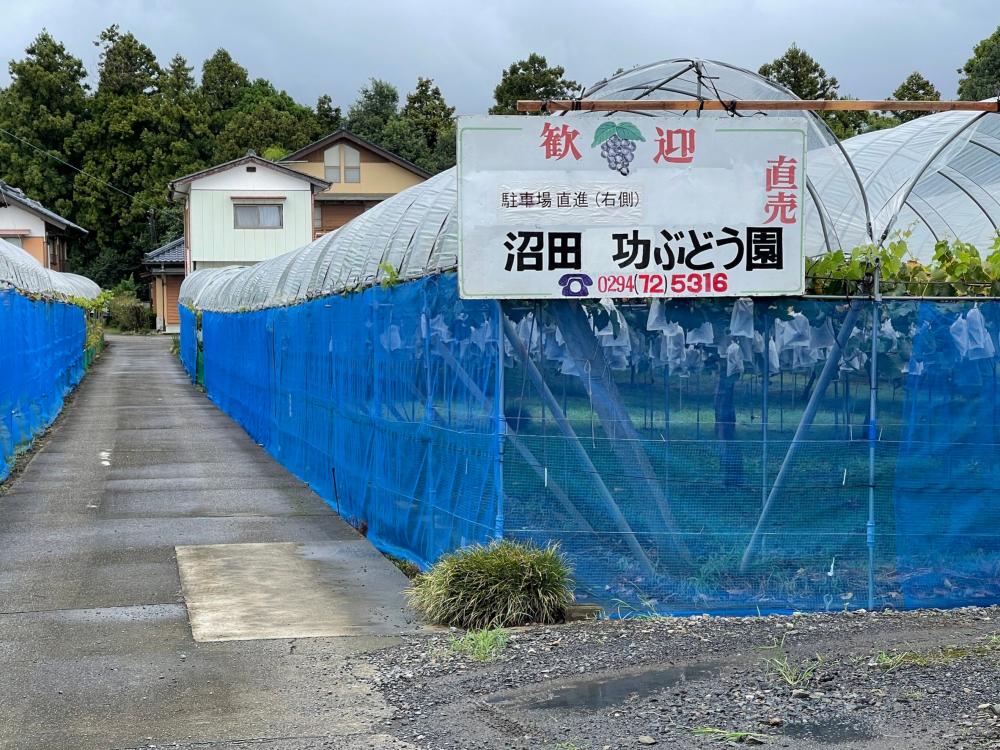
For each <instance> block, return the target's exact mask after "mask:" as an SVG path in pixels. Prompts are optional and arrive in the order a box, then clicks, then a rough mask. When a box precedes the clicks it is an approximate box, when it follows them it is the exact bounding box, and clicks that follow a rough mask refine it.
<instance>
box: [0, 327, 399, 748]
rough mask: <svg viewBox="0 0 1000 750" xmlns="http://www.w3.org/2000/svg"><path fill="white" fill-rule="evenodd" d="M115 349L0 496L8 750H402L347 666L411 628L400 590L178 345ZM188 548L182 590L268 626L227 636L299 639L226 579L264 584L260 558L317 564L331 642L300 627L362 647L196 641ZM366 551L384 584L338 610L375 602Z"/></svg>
mask: <svg viewBox="0 0 1000 750" xmlns="http://www.w3.org/2000/svg"><path fill="white" fill-rule="evenodd" d="M111 344H112V345H111V348H110V349H109V350H108V351H107V352H106V353H105V355H104V356H103V357H102V358H101V359H100V360H99V361H98V363H97V364H96V366H95V368H94V369H93V370H92V372H91V373H90V374H89V375H88V376H87V378H86V379H85V381H84V383H83V384H82V386H81V387H80V389H79V391H78V392H77V394H76V396H75V397H74V399H73V401H72V403H71V404H70V405H69V406H68V407H67V409H66V410H65V412H64V414H63V417H62V419H61V421H60V423H59V424H58V426H57V427H56V428H55V429H54V430H53V431H52V433H51V434H50V436H49V437H48V439H47V441H46V443H45V445H44V447H43V448H42V449H41V450H40V451H39V452H38V453H37V455H36V456H35V457H34V458H33V460H32V461H31V463H30V464H29V465H28V467H27V469H26V470H25V472H24V473H23V475H22V476H21V477H20V478H19V479H18V480H17V481H16V482H15V483H14V485H13V487H12V488H11V489H10V491H9V492H8V493H7V494H6V495H3V496H2V497H0V748H5V749H15V748H16V749H17V750H22V749H23V750H28V749H29V748H30V749H32V750H34V749H36V748H37V749H39V750H41V749H42V748H44V749H45V750H61V749H63V748H65V749H70V748H72V750H87V749H89V748H93V749H94V750H109V749H112V748H115V749H120V748H137V747H150V746H154V745H155V746H156V747H181V748H188V747H199V748H235V747H241V748H242V747H252V748H254V749H255V750H261V749H266V750H286V749H287V750H291V749H292V748H295V749H296V750H298V749H300V748H321V747H322V748H353V747H358V748H371V747H386V748H388V747H393V748H396V747H402V745H400V744H396V743H395V742H394V741H393V740H391V738H387V737H380V736H376V735H375V734H374V732H375V729H374V727H375V725H376V723H377V722H378V721H379V719H380V718H382V717H383V716H385V715H386V713H387V710H388V709H387V708H386V706H385V704H384V703H383V702H382V701H381V699H380V698H379V697H378V694H377V692H376V691H373V690H372V689H371V685H370V683H369V682H367V681H366V678H367V677H368V675H366V674H364V673H363V672H358V669H359V668H358V667H354V668H352V667H350V666H349V665H348V664H346V663H345V658H346V657H347V656H349V655H350V654H354V653H358V652H360V651H363V650H365V649H372V648H380V647H382V646H385V645H389V644H390V643H393V642H394V641H395V640H396V639H395V638H394V637H392V636H391V635H385V634H386V633H390V632H394V631H403V630H405V629H407V628H408V627H410V628H411V627H412V625H408V624H407V621H406V618H405V615H404V614H403V613H402V612H401V604H400V602H401V600H400V598H399V591H400V590H401V589H402V588H403V587H404V586H405V585H406V581H405V579H404V578H403V576H402V575H401V574H399V573H398V572H397V571H396V570H395V568H394V567H392V566H391V565H390V564H389V563H388V562H386V561H385V560H384V558H382V557H381V556H379V555H377V554H374V553H372V551H371V547H370V545H368V544H367V542H365V541H364V540H362V539H361V538H360V537H359V536H358V534H357V533H356V532H355V531H354V530H353V529H352V528H350V527H349V526H348V525H347V524H345V523H343V522H342V521H341V520H340V519H339V518H337V517H336V515H334V514H333V513H332V512H331V511H330V510H329V508H328V507H327V506H326V505H325V504H324V503H323V502H322V501H321V500H320V499H319V498H318V497H317V496H316V495H315V494H314V493H313V492H311V491H310V490H309V489H308V488H307V487H304V486H303V485H302V483H301V482H299V481H297V480H296V479H295V478H294V477H292V476H291V475H290V474H289V473H288V472H286V471H285V470H284V469H283V468H281V467H280V466H279V465H278V464H277V463H275V462H274V461H273V460H272V459H271V458H270V457H269V456H268V455H267V454H266V453H265V452H264V451H263V450H262V449H261V448H259V447H258V446H257V445H255V444H254V442H253V441H252V440H251V439H250V438H249V437H248V436H247V435H246V433H244V432H243V430H242V429H241V428H240V427H239V426H238V425H236V424H235V423H234V422H232V421H231V420H230V419H229V418H228V417H226V416H225V415H224V414H222V413H221V412H220V411H218V410H217V409H216V408H215V406H214V405H213V404H212V403H211V402H210V401H209V400H208V399H207V398H205V396H204V395H203V394H201V393H199V392H198V391H197V390H196V389H195V388H194V387H193V386H192V385H191V383H190V381H189V380H188V379H187V376H186V375H185V374H184V372H183V371H182V369H181V367H180V364H179V362H178V361H177V358H176V357H174V356H172V355H171V354H170V353H169V345H170V342H169V340H168V339H166V338H158V337H114V338H113V339H112V340H111ZM213 545H238V546H234V547H232V548H227V547H219V546H213ZM175 547H178V548H181V552H182V556H183V555H184V554H188V556H189V557H190V558H191V559H192V560H194V561H195V563H197V562H198V561H199V560H200V561H202V564H201V566H200V567H199V565H198V564H195V565H194V566H193V567H190V568H187V569H186V574H185V586H184V591H188V590H189V589H190V590H191V592H192V595H196V596H197V597H199V603H200V604H199V606H201V607H202V608H205V607H207V611H208V612H209V613H210V614H211V613H212V612H213V611H214V612H215V613H216V615H217V614H218V612H219V611H220V610H226V609H228V610H229V611H230V612H231V613H232V612H234V611H235V612H236V613H237V614H239V612H241V611H243V610H245V611H247V612H250V613H251V615H252V619H253V622H254V623H256V625H257V626H262V629H261V628H258V630H256V631H254V629H253V628H252V627H251V628H250V630H243V631H240V630H239V629H238V627H237V630H236V631H231V630H224V633H223V635H224V636H225V635H226V634H228V636H229V637H255V634H256V635H263V636H271V635H279V636H280V635H281V634H282V633H285V632H290V631H287V630H282V628H283V627H285V626H284V625H281V623H280V622H279V623H278V626H277V629H275V628H274V625H275V620H274V617H272V615H271V614H270V613H269V610H268V603H267V600H268V598H269V597H267V596H265V597H264V598H263V601H262V600H261V596H260V594H261V591H260V590H249V591H247V597H246V598H244V599H242V600H241V598H240V596H239V595H238V592H239V586H238V584H236V588H235V589H234V588H232V587H229V586H227V585H225V583H226V581H227V580H230V579H219V578H217V577H215V578H213V576H216V575H217V574H218V572H219V570H223V571H227V574H229V575H232V574H233V571H234V570H235V579H236V580H237V581H238V580H239V579H241V578H242V580H244V581H247V580H252V579H253V578H254V575H248V574H247V573H248V571H250V572H251V573H253V571H254V570H255V566H257V569H258V570H259V566H260V565H261V560H260V554H261V550H263V549H265V547H266V548H267V549H270V550H272V551H276V553H277V554H279V555H282V554H284V555H285V556H286V562H285V564H284V567H285V568H286V569H287V570H288V571H291V572H292V573H293V574H294V573H296V571H299V570H301V566H302V565H304V564H306V563H303V562H302V560H303V558H308V561H309V562H308V564H309V565H316V566H320V567H319V568H316V569H315V570H314V572H313V579H314V580H315V581H319V582H326V583H327V584H328V586H329V588H327V589H326V590H325V591H323V592H322V593H321V594H318V595H317V597H312V598H310V597H306V599H307V600H308V601H309V602H310V603H309V605H308V606H312V607H313V610H312V612H313V614H315V613H316V612H317V611H319V612H320V615H322V611H320V610H325V609H330V610H336V612H337V616H336V617H334V618H332V621H333V625H332V627H334V628H335V630H333V631H331V630H324V629H323V628H324V627H331V626H330V624H329V623H328V622H327V623H326V625H324V624H323V623H324V622H326V620H329V619H330V618H326V620H324V618H323V617H322V616H319V617H312V616H306V617H303V615H302V614H301V612H299V613H298V614H295V613H293V614H292V615H288V613H287V612H286V613H285V615H287V616H288V617H290V618H291V619H290V622H291V623H292V624H291V625H289V626H288V627H293V628H295V627H297V628H299V630H300V631H301V633H298V634H302V633H305V634H312V633H315V632H324V633H326V632H344V633H351V635H350V636H347V637H323V638H310V639H307V640H298V639H295V638H291V637H289V638H287V639H281V640H275V639H270V640H219V641H218V642H196V641H195V640H194V639H193V638H192V634H191V626H190V623H189V620H188V613H187V610H186V606H185V604H186V602H185V599H184V596H183V592H182V586H181V579H180V576H179V572H178V565H177V558H176V553H175ZM185 550H188V553H185ZM241 550H248V551H249V552H252V553H253V554H250V555H249V556H246V557H245V558H244V556H242V553H241ZM289 554H290V555H292V559H291V561H289V559H288V555H289ZM355 554H356V555H358V556H360V557H361V558H363V559H364V562H365V567H367V568H368V569H369V570H371V571H372V575H371V578H368V579H367V580H368V581H376V582H377V585H371V586H367V588H366V590H365V596H367V597H368V598H367V599H364V600H363V603H362V604H361V605H357V604H352V606H346V604H345V607H344V608H343V612H347V613H348V614H347V615H344V614H343V613H342V612H341V611H340V609H341V608H339V607H338V601H341V600H342V601H344V602H345V603H346V602H357V601H359V600H358V596H359V594H358V587H361V588H365V581H366V579H365V578H361V576H360V575H359V574H356V573H355V574H353V575H352V576H345V575H344V570H345V567H346V569H350V567H351V560H352V556H353V555H355ZM220 559H221V560H224V561H226V563H225V565H221V566H220V565H219V564H206V563H205V560H208V563H212V561H213V560H215V561H218V560H220ZM244 559H245V560H246V563H245V564H244V563H243V562H241V560H244ZM296 566H298V567H296ZM323 566H326V567H323ZM338 566H339V567H338ZM279 567H281V566H279ZM256 575H257V577H258V578H259V574H256ZM352 578H353V579H354V580H353V582H352V581H351V580H350V579H352ZM352 586H353V588H352ZM277 588H281V587H280V586H279V587H277ZM251 589H252V587H251ZM213 591H214V592H215V594H214V596H216V598H214V599H213ZM234 591H235V592H236V593H235V594H234ZM265 593H266V592H265ZM219 596H222V597H224V599H219V598H218V597H219ZM225 597H228V598H225ZM253 597H256V598H255V599H253V601H252V606H250V605H247V606H244V605H246V603H247V601H249V599H250V598H253ZM294 599H295V598H294V597H291V598H289V597H286V598H285V599H281V598H280V597H278V600H279V602H278V604H277V605H276V607H277V608H278V609H280V608H286V607H288V606H289V601H293V602H294ZM220 603H221V604H223V605H224V606H221V607H220V606H219V605H220ZM241 607H243V610H241ZM317 607H319V608H320V609H317ZM352 612H353V613H354V617H353V619H352V616H351V615H350V613H352ZM230 619H232V618H230ZM279 619H280V618H279ZM286 619H287V618H286ZM236 620H239V617H236ZM303 621H304V622H305V623H306V624H307V625H308V627H303V625H302V622H303ZM317 621H320V625H317V624H316V622H317ZM241 622H242V624H241ZM241 622H237V626H239V627H242V626H245V625H246V622H245V621H241ZM372 622H377V624H378V627H366V625H367V624H371V623H372ZM230 625H232V623H231V622H230V623H229V625H227V626H226V627H229V626H230ZM338 627H339V628H340V629H339V630H336V628H338ZM317 628H319V630H317ZM207 632H208V633H209V636H211V633H212V632H214V631H207ZM234 633H235V636H234Z"/></svg>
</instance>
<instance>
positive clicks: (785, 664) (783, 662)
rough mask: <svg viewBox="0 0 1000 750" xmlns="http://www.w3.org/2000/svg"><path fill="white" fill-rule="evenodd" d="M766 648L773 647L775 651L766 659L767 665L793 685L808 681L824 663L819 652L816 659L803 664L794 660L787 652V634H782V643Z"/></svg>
mask: <svg viewBox="0 0 1000 750" xmlns="http://www.w3.org/2000/svg"><path fill="white" fill-rule="evenodd" d="M765 648H767V649H772V650H773V651H774V652H775V653H774V656H771V657H769V658H767V659H765V663H766V664H767V666H768V667H769V668H770V669H771V671H773V672H774V673H775V674H777V675H778V676H779V677H781V679H782V680H784V681H785V682H786V683H787V684H788V685H791V686H792V687H797V686H798V685H802V684H804V683H806V682H808V681H809V680H810V679H811V678H812V676H813V674H814V673H815V672H816V669H817V668H818V667H819V665H820V664H822V663H823V659H822V658H821V657H820V655H819V654H816V660H815V661H808V662H804V663H803V664H796V663H795V662H793V661H792V660H791V659H790V658H789V656H788V654H786V653H785V636H781V642H780V643H774V644H772V645H770V646H766V647H765Z"/></svg>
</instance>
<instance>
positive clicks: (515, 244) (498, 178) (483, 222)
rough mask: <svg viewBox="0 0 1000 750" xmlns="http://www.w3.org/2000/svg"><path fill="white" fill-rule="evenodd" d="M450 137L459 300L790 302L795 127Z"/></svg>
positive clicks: (766, 124)
mask: <svg viewBox="0 0 1000 750" xmlns="http://www.w3.org/2000/svg"><path fill="white" fill-rule="evenodd" d="M458 137H459V144H458V145H459V158H458V197H459V201H458V207H459V211H458V213H459V284H460V291H461V294H462V295H463V296H464V297H468V298H522V299H557V298H562V299H566V298H580V297H613V298H629V297H654V296H657V297H693V296H742V295H748V294H757V295H779V294H800V293H801V292H802V290H803V287H804V261H803V255H804V247H803V242H804V239H803V232H802V226H803V223H804V222H805V217H803V216H802V213H801V212H802V209H803V207H804V203H803V201H804V195H805V194H804V188H805V177H804V170H805V161H806V136H805V130H804V126H803V123H802V120H800V119H792V118H781V117H769V118H767V119H766V120H763V119H753V120H749V119H747V118H743V119H736V118H715V117H713V118H704V119H698V118H691V119H683V120H682V119H679V118H650V117H637V116H634V115H627V114H621V115H618V116H616V117H614V119H606V118H592V117H572V118H570V117H567V118H566V119H563V118H554V117H553V118H545V119H541V118H529V117H523V116H522V117H505V116H490V117H462V118H459V136H458ZM588 144H589V148H588Z"/></svg>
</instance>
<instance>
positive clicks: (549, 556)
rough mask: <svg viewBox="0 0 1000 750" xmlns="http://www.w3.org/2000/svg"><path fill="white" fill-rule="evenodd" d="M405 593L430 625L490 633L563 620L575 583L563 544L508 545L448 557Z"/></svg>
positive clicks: (474, 548) (477, 547)
mask: <svg viewBox="0 0 1000 750" xmlns="http://www.w3.org/2000/svg"><path fill="white" fill-rule="evenodd" d="M406 593H407V597H408V599H409V601H410V604H411V605H412V606H413V608H414V609H416V610H417V611H418V612H419V613H420V614H421V615H422V616H423V617H424V618H426V619H427V620H428V621H429V622H432V623H435V624H437V625H453V626H455V627H460V628H465V629H468V630H486V629H490V628H503V627H512V626H516V625H527V624H529V623H551V622H557V621H559V620H560V619H562V616H563V611H564V610H565V608H566V606H567V605H569V604H571V603H572V602H573V581H572V579H571V574H570V568H569V565H568V564H567V562H566V560H565V558H564V557H563V555H562V553H561V552H560V551H559V548H558V545H550V546H549V547H546V548H545V549H539V548H538V547H536V546H535V545H533V544H531V543H521V542H513V541H509V540H504V541H500V542H492V543H490V544H489V545H487V546H482V545H474V546H472V547H466V548H465V549H462V550H458V551H457V552H453V553H451V554H448V555H445V556H444V557H442V558H441V559H440V560H438V562H437V563H435V564H434V567H432V568H431V569H430V570H429V571H428V572H427V573H425V574H423V575H420V576H418V577H417V578H416V579H415V580H414V581H413V584H412V585H411V587H410V588H409V589H408V590H407V592H406Z"/></svg>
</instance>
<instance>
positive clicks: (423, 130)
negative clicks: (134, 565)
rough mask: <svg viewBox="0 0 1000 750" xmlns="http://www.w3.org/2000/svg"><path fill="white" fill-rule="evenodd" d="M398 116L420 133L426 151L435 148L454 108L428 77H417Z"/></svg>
mask: <svg viewBox="0 0 1000 750" xmlns="http://www.w3.org/2000/svg"><path fill="white" fill-rule="evenodd" d="M400 116H401V117H402V118H403V119H404V120H406V121H407V122H408V123H409V124H410V125H411V126H412V127H413V128H415V129H416V130H417V132H419V133H420V136H421V137H422V138H423V140H424V143H426V144H427V150H428V153H433V152H434V150H435V149H436V148H437V142H438V135H439V134H440V132H441V131H442V130H447V128H448V127H449V126H451V124H452V121H453V120H454V117H455V108H454V107H449V106H448V103H447V102H446V101H445V100H444V95H442V93H441V89H439V88H438V87H437V86H435V85H434V81H433V80H432V79H430V78H423V77H419V78H417V87H416V88H415V89H414V90H413V91H411V92H410V93H409V94H407V95H406V104H405V105H404V106H403V109H402V111H401V112H400Z"/></svg>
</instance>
